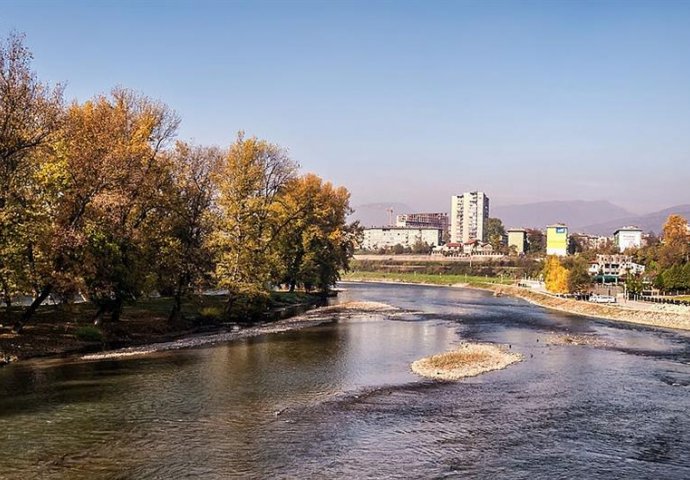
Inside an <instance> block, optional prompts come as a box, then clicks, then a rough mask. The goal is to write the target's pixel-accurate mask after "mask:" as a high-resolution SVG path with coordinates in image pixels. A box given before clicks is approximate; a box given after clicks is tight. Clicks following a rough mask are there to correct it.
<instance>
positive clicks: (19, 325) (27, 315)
mask: <svg viewBox="0 0 690 480" xmlns="http://www.w3.org/2000/svg"><path fill="white" fill-rule="evenodd" d="M52 290H53V286H52V285H46V286H45V287H43V289H42V290H41V293H40V294H39V295H38V297H36V298H35V299H34V301H33V302H32V303H31V305H29V307H28V308H27V309H26V310H24V313H23V314H22V317H21V318H20V319H19V320H18V321H17V322H16V323H15V324H14V327H13V328H12V330H14V331H15V332H17V333H21V331H22V329H23V328H24V323H26V322H28V321H29V320H31V317H33V315H34V313H36V310H38V307H40V306H41V304H42V303H43V302H44V301H45V299H46V298H48V295H50V292H51V291H52Z"/></svg>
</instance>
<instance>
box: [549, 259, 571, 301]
mask: <svg viewBox="0 0 690 480" xmlns="http://www.w3.org/2000/svg"><path fill="white" fill-rule="evenodd" d="M543 274H544V282H545V284H546V289H547V290H548V291H549V292H552V293H558V294H561V293H568V291H569V290H568V270H567V269H566V268H565V267H564V266H563V265H561V262H560V260H559V259H558V257H556V256H555V255H550V256H549V257H547V259H546V263H545V264H544V270H543Z"/></svg>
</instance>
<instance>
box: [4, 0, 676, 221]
mask: <svg viewBox="0 0 690 480" xmlns="http://www.w3.org/2000/svg"><path fill="white" fill-rule="evenodd" d="M46 18H50V19H51V21H50V22H46V21H45V19H46ZM689 20H690V4H687V3H680V2H676V3H674V2H662V3H659V2H597V3H596V4H594V3H582V2H572V3H565V2H562V3H553V2H530V3H518V2H507V1H506V2H496V3H492V4H486V3H480V2H457V3H453V4H450V3H437V4H428V3H422V2H377V3H375V4H367V3H361V2H344V3H336V4H328V5H326V4H322V3H318V2H296V3H290V4H286V3H282V2H251V3H250V2H235V3H231V4H224V3H216V2H201V3H199V4H198V3H194V4H191V3H184V2H173V3H169V2H165V3H164V2H146V3H143V4H134V3H132V4H121V3H115V2H111V3H109V2H104V3H99V4H97V5H91V4H89V3H88V2H71V3H68V4H55V3H52V2H40V1H33V2H17V1H10V2H5V4H4V5H3V15H2V17H1V18H0V30H1V31H2V32H3V35H7V33H9V32H10V31H12V30H14V31H18V32H24V33H26V35H27V37H26V43H27V45H28V47H29V48H30V49H31V50H32V51H33V53H34V57H35V60H34V67H35V69H36V71H37V73H38V75H39V76H40V78H41V79H43V80H45V81H48V82H52V83H56V82H66V84H67V88H66V93H67V98H68V99H72V98H76V99H78V100H80V101H83V100H85V99H87V98H90V97H92V96H93V95H96V94H98V93H102V92H107V91H109V90H110V89H111V88H112V87H114V86H115V85H122V86H125V87H128V88H133V89H135V90H137V91H141V92H143V93H145V94H147V95H150V96H153V97H156V98H159V99H160V100H162V101H164V102H165V103H167V104H169V105H170V106H171V107H172V108H174V109H175V110H176V111H177V112H178V113H179V114H180V116H181V117H182V119H183V122H182V126H181V130H180V138H181V139H185V140H186V139H192V140H194V141H196V142H198V143H204V144H217V145H221V146H225V145H228V144H229V143H230V142H231V141H232V139H233V138H234V136H235V134H236V132H237V131H238V130H244V131H246V132H247V134H248V135H257V136H259V137H262V138H266V139H268V140H269V141H271V142H275V143H277V144H279V145H281V146H283V147H286V148H288V149H289V151H290V153H291V155H292V157H293V158H294V159H295V160H296V161H298V162H299V163H300V164H301V165H302V168H303V169H304V170H305V171H315V172H318V173H319V174H321V175H323V176H324V177H325V178H327V179H329V180H332V181H333V182H335V183H337V184H339V185H344V186H346V187H347V188H348V189H349V190H350V191H351V193H352V204H353V205H361V204H366V203H373V202H405V201H406V199H409V198H410V195H409V191H410V188H411V186H413V187H414V191H415V193H414V197H415V201H414V205H413V206H414V208H415V210H419V211H427V210H428V211H435V210H438V209H439V207H441V206H442V205H443V202H445V200H444V199H445V198H448V197H449V196H451V195H454V194H457V193H458V192H463V191H473V190H477V189H481V190H483V191H487V192H491V197H492V202H493V204H494V205H495V206H501V205H515V204H523V203H531V202H536V201H550V200H607V201H610V202H612V203H614V204H616V205H620V206H622V207H624V208H626V209H628V210H631V211H633V212H635V213H645V212H651V211H654V210H658V209H662V208H665V207H668V206H671V205H677V204H684V203H690V197H689V195H688V192H687V186H686V185H687V183H688V179H690V139H688V137H687V135H686V132H687V131H688V129H689V127H690V108H688V107H690V92H689V91H688V90H687V88H686V86H687V84H688V83H689V82H688V81H689V80H690V31H688V29H687V28H686V26H687V24H688V21H689ZM122 25H127V26H128V28H127V34H126V35H123V30H122ZM85 39H87V40H88V41H85ZM641 191H643V192H644V193H645V194H644V195H639V194H637V192H641ZM408 201H409V200H408Z"/></svg>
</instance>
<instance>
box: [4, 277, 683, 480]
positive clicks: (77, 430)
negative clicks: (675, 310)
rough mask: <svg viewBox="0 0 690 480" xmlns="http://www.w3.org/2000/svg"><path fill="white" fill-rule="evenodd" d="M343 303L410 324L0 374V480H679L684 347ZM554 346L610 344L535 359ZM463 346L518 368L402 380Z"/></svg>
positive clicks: (441, 294) (353, 293) (417, 305)
mask: <svg viewBox="0 0 690 480" xmlns="http://www.w3.org/2000/svg"><path fill="white" fill-rule="evenodd" d="M347 288H348V290H347V291H346V292H345V293H344V294H343V299H348V298H352V299H362V300H372V301H383V302H387V303H392V304H394V305H396V306H400V307H401V308H406V309H410V310H415V311H418V313H417V314H414V315H407V316H404V317H401V320H400V321H391V320H385V319H383V318H382V317H381V316H378V315H371V316H369V317H367V318H360V319H352V320H344V321H340V322H338V323H333V324H326V325H322V326H319V327H315V328H310V329H306V330H302V331H297V332H286V333H282V334H277V335H271V336H265V337H256V338H250V339H246V340H243V341H239V342H235V343H231V344H226V345H219V346H215V347H212V348H203V349H196V350H186V351H175V352H165V353H159V354H155V355H151V356H148V357H143V358H138V359H128V360H118V361H113V360H107V361H99V362H76V361H71V362H70V361H59V362H55V361H51V362H45V361H44V362H36V363H25V364H19V365H14V366H10V367H8V368H4V369H1V370H0V441H1V442H2V445H3V456H2V457H0V477H2V478H8V479H14V478H22V479H27V478H75V479H82V478H84V479H85V478H118V479H122V478H132V479H139V478H180V477H184V476H193V477H194V476H197V477H202V478H230V477H238V478H240V477H241V478H266V477H270V478H308V477H316V478H323V477H335V478H385V477H390V478H441V477H456V476H457V477H463V476H471V477H482V478H496V477H505V478H528V477H529V478H553V477H555V476H559V475H565V476H568V477H572V476H578V475H579V476H583V477H585V478H613V477H638V478H639V477H659V478H661V477H664V478H688V477H689V476H690V461H688V457H687V451H690V450H689V448H688V447H690V421H689V420H688V419H689V418H690V417H689V416H688V413H689V412H688V406H689V405H688V403H689V402H688V398H690V397H689V395H688V393H689V391H688V388H689V387H688V385H689V384H690V381H688V380H689V379H690V370H689V369H690V367H689V366H688V361H687V360H688V358H689V357H688V355H689V352H690V342H689V341H688V336H687V335H686V334H681V333H674V332H663V331H654V330H650V329H644V328H639V327H634V328H633V327H628V326H620V325H615V324H611V323H606V322H597V321H591V320H587V319H583V318H581V317H574V316H570V315H565V314H559V313H553V312H548V311H546V310H543V309H538V308H535V307H533V306H530V305H528V304H525V303H523V302H520V301H517V300H514V299H510V298H493V297H491V296H490V295H487V294H485V293H483V292H477V291H468V290H457V289H443V288H424V287H411V286H373V285H368V286H366V285H356V284H351V285H348V286H347ZM554 332H582V333H587V334H592V335H599V336H602V337H604V338H605V339H606V340H607V342H608V343H610V344H611V345H612V346H611V347H610V348H605V349H595V348H590V347H572V346H550V345H547V344H546V343H545V342H544V338H545V335H547V334H552V333H554ZM461 338H471V339H475V340H480V341H496V342H501V343H506V344H510V345H511V348H513V349H514V350H517V351H520V352H522V353H523V354H524V355H525V356H526V361H525V362H523V363H520V364H517V365H515V366H512V367H510V368H508V369H506V370H503V371H497V372H492V373H489V374H486V375H484V376H481V377H476V378H473V379H467V380H465V381H463V382H460V383H448V384H436V383H432V382H427V381H424V380H421V379H419V378H417V377H415V376H414V375H413V374H412V373H411V372H410V371H409V367H408V366H409V363H410V362H411V361H412V360H415V359H417V358H419V357H422V356H425V355H428V354H431V353H436V352H441V351H445V350H447V349H449V348H451V347H452V346H453V345H454V344H456V343H457V342H458V341H459V340H460V339H461ZM562 472H567V474H565V473H562Z"/></svg>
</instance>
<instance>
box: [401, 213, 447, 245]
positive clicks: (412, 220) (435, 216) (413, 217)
mask: <svg viewBox="0 0 690 480" xmlns="http://www.w3.org/2000/svg"><path fill="white" fill-rule="evenodd" d="M448 225H449V220H448V214H447V213H405V214H403V215H398V216H397V218H396V221H395V226H396V227H407V228H438V229H439V230H441V231H442V232H443V238H444V239H445V238H447V235H448Z"/></svg>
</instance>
